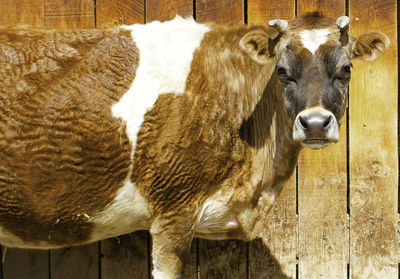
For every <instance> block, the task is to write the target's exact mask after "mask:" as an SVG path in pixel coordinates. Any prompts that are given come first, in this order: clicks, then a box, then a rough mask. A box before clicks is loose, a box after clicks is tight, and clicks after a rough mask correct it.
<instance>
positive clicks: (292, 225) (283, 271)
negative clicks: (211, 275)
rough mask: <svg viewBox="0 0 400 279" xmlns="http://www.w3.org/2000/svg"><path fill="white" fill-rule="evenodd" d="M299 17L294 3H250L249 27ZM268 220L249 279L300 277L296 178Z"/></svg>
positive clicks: (253, 251)
mask: <svg viewBox="0 0 400 279" xmlns="http://www.w3.org/2000/svg"><path fill="white" fill-rule="evenodd" d="M294 16H295V2H294V1H263V0H249V1H248V2H247V22H248V24H258V25H267V24H268V21H269V20H271V19H273V18H282V19H291V18H293V17H294ZM268 218H269V219H268V220H266V226H265V232H264V237H263V240H262V241H253V242H251V243H250V244H249V278H295V277H296V254H297V236H296V226H297V218H296V174H294V175H293V176H292V177H291V179H290V180H289V181H288V182H287V183H286V184H285V186H284V189H283V191H282V193H281V195H280V196H279V198H278V199H277V202H276V204H275V205H274V207H273V208H272V210H271V212H270V214H269V216H268Z"/></svg>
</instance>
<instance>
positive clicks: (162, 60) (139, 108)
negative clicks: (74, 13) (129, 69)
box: [112, 16, 210, 152]
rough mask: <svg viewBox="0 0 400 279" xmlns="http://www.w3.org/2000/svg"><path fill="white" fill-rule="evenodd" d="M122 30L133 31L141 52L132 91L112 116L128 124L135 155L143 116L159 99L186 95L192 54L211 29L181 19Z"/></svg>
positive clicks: (122, 99) (137, 25) (126, 94)
mask: <svg viewBox="0 0 400 279" xmlns="http://www.w3.org/2000/svg"><path fill="white" fill-rule="evenodd" d="M122 28H125V29H127V30H129V31H131V34H132V38H133V40H134V41H135V43H136V46H137V48H138V49H139V53H140V58H139V67H138V69H137V71H136V77H135V80H134V82H133V83H132V86H131V87H130V89H129V90H128V91H127V92H126V93H125V94H124V96H123V97H122V98H121V100H120V101H119V102H118V103H116V104H115V105H114V106H113V107H112V114H113V116H114V117H117V118H121V119H122V120H124V121H125V122H126V130H127V135H128V137H129V140H130V142H131V144H132V152H134V149H135V146H136V140H137V133H138V132H139V130H140V127H141V125H142V123H143V120H144V115H145V113H146V112H148V111H149V110H150V109H151V108H152V107H153V105H154V103H155V102H156V101H157V99H158V96H159V95H160V94H163V93H175V94H182V93H183V92H184V90H185V85H186V79H187V77H188V74H189V71H190V65H191V62H192V60H193V53H194V51H195V50H196V49H197V48H198V47H199V46H200V43H201V41H202V39H203V37H204V34H205V33H207V32H208V31H209V30H210V28H209V27H208V26H207V25H204V24H198V23H196V22H195V21H194V20H193V19H192V18H182V17H179V16H177V17H176V18H175V19H174V20H171V21H167V22H164V23H160V22H159V21H155V22H152V23H149V24H146V25H141V24H135V25H132V26H123V27H122Z"/></svg>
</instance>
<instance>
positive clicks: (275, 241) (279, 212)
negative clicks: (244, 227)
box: [248, 175, 297, 279]
mask: <svg viewBox="0 0 400 279" xmlns="http://www.w3.org/2000/svg"><path fill="white" fill-rule="evenodd" d="M268 218H269V219H268V220H267V221H265V223H266V224H267V227H266V228H265V232H264V235H263V239H262V241H261V240H256V241H253V242H251V243H249V263H248V265H249V278H257V279H258V278H266V279H267V278H274V279H283V278H296V263H297V262H296V255H297V233H296V228H297V217H296V175H293V176H292V177H291V179H290V180H289V181H288V182H287V183H286V184H285V186H284V189H283V190H282V193H281V195H280V196H279V198H278V199H277V201H276V204H275V205H274V207H273V208H272V209H271V212H270V213H269V215H268Z"/></svg>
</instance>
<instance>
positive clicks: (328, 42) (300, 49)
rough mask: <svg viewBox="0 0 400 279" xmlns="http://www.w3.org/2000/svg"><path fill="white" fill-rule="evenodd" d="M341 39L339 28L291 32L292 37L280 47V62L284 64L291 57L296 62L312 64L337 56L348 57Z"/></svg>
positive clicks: (285, 40)
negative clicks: (317, 60)
mask: <svg viewBox="0 0 400 279" xmlns="http://www.w3.org/2000/svg"><path fill="white" fill-rule="evenodd" d="M339 39H340V32H339V30H337V28H316V29H303V30H296V31H293V32H290V35H289V36H287V38H286V39H284V41H283V42H282V44H281V46H280V47H278V48H280V49H278V52H280V53H278V60H280V61H281V62H284V60H287V59H286V58H287V57H288V56H289V57H292V58H293V59H295V60H296V61H300V60H302V61H304V62H305V61H309V62H312V61H314V59H323V60H331V58H332V59H334V58H336V56H337V55H340V56H341V55H345V56H346V53H347V50H346V49H345V47H343V46H342V44H341V42H340V40H339ZM331 56H332V57H331ZM333 56H335V57H333Z"/></svg>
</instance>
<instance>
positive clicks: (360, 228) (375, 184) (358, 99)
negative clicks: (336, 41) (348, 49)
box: [349, 0, 400, 279]
mask: <svg viewBox="0 0 400 279" xmlns="http://www.w3.org/2000/svg"><path fill="white" fill-rule="evenodd" d="M349 11H350V17H351V18H352V23H351V25H350V31H351V33H352V34H353V35H357V36H358V35H360V34H361V33H362V32H363V31H365V30H366V29H376V30H380V31H382V32H384V33H385V34H386V35H388V36H389V37H390V39H391V46H390V48H389V50H388V51H387V52H386V53H385V54H384V55H383V56H382V57H380V58H379V59H378V60H376V61H375V62H373V63H368V64H366V63H364V62H361V61H357V60H354V61H353V64H354V71H353V74H352V75H353V77H352V81H351V84H350V88H351V94H350V121H349V122H350V123H349V124H350V183H351V188H350V217H351V219H350V255H351V257H350V276H351V278H360V279H361V278H385V279H391V278H398V254H399V250H400V249H399V246H398V243H399V242H398V241H399V239H398V234H397V232H396V228H397V221H398V217H397V194H398V176H397V175H398V174H397V171H398V157H397V133H396V131H397V102H398V100H397V94H398V75H397V69H398V68H397V61H398V60H397V59H398V57H397V47H398V45H397V41H396V23H397V19H396V1H395V0H379V1H378V0H376V1H362V0H350V2H349Z"/></svg>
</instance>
